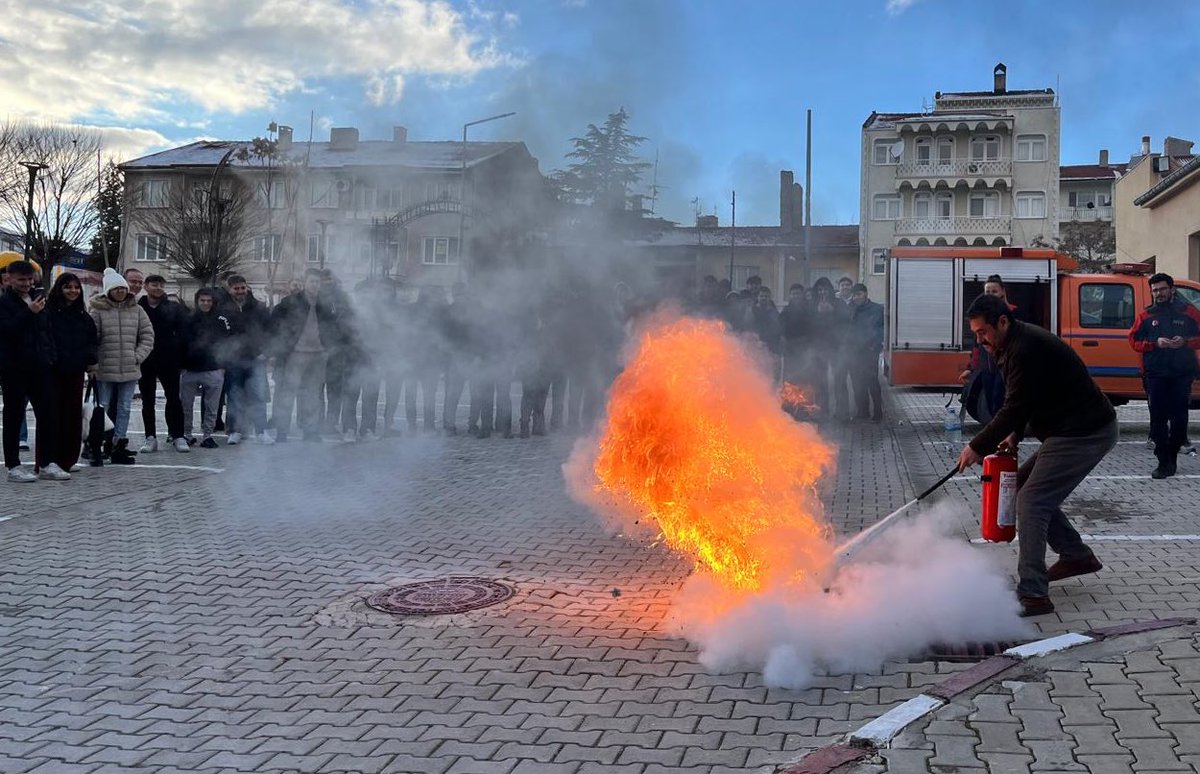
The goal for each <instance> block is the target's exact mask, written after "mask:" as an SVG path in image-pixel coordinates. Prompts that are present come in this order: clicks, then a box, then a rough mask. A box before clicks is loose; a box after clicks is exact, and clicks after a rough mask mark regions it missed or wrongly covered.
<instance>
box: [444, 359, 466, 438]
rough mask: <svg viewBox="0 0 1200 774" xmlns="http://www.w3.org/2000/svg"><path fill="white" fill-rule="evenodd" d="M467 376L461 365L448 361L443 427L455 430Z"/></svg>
mask: <svg viewBox="0 0 1200 774" xmlns="http://www.w3.org/2000/svg"><path fill="white" fill-rule="evenodd" d="M466 381H467V380H466V377H465V376H464V375H463V372H462V368H461V366H460V365H459V364H458V363H456V362H454V361H449V362H447V363H446V395H445V396H444V397H443V398H442V428H443V429H446V430H454V429H455V427H456V425H457V422H458V404H459V402H460V401H461V400H462V392H463V387H464V386H465V385H466Z"/></svg>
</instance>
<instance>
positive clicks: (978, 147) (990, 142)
mask: <svg viewBox="0 0 1200 774" xmlns="http://www.w3.org/2000/svg"><path fill="white" fill-rule="evenodd" d="M999 159H1000V138H999V137H997V136H996V135H994V134H989V135H984V136H981V137H972V138H971V161H998V160H999Z"/></svg>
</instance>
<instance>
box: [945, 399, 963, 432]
mask: <svg viewBox="0 0 1200 774" xmlns="http://www.w3.org/2000/svg"><path fill="white" fill-rule="evenodd" d="M942 425H943V427H945V428H946V432H947V433H957V432H959V431H960V430H962V417H961V416H959V414H958V407H957V406H955V405H953V404H951V405H949V406H946V416H945V418H944V419H943V421H942Z"/></svg>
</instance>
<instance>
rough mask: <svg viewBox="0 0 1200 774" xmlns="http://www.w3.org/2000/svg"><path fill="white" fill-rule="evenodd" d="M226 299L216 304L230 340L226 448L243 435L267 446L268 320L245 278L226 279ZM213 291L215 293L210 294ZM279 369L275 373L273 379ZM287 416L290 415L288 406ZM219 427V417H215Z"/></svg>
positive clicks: (227, 368) (226, 367) (266, 313)
mask: <svg viewBox="0 0 1200 774" xmlns="http://www.w3.org/2000/svg"><path fill="white" fill-rule="evenodd" d="M226 284H227V285H228V286H229V290H228V293H229V300H228V302H227V303H224V304H218V306H219V307H220V309H221V314H223V315H224V316H225V318H226V319H227V320H228V321H229V327H230V333H231V336H232V339H233V340H232V341H231V342H230V344H229V355H228V357H227V358H225V359H224V364H225V390H224V395H225V400H226V401H227V402H228V404H229V407H228V411H227V413H226V416H227V418H228V420H229V421H228V422H227V423H226V428H227V430H228V431H229V438H228V441H227V443H228V444H229V445H230V446H234V445H235V444H238V443H241V441H242V438H243V437H244V436H245V435H257V437H258V439H259V442H260V443H263V444H265V445H270V444H272V443H274V442H275V439H274V438H272V437H271V435H270V434H268V433H267V397H268V396H267V392H268V390H267V354H268V353H267V350H268V349H269V339H270V331H271V317H270V313H269V312H267V309H266V307H265V306H263V305H262V303H260V302H259V300H258V299H257V298H255V297H254V294H253V293H251V292H250V286H249V285H247V284H246V278H245V277H243V276H242V275H240V274H234V275H232V276H230V277H229V278H228V279H227V281H226ZM214 292H215V291H214ZM281 373H282V369H279V371H277V372H276V378H277V379H278V376H279V374H281ZM288 413H289V414H290V413H291V408H290V406H289V409H288ZM218 425H219V418H218Z"/></svg>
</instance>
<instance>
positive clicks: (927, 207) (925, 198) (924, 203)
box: [912, 193, 933, 218]
mask: <svg viewBox="0 0 1200 774" xmlns="http://www.w3.org/2000/svg"><path fill="white" fill-rule="evenodd" d="M932 213H933V197H932V196H930V195H929V194H927V193H919V194H917V195H916V196H914V197H913V210H912V216H913V217H914V218H928V217H931V215H932Z"/></svg>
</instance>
